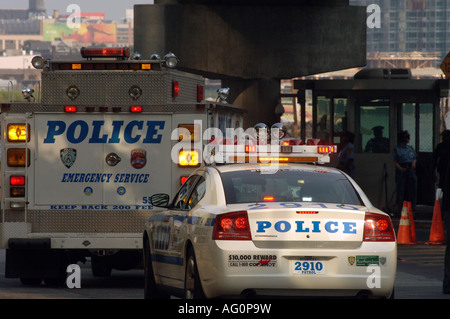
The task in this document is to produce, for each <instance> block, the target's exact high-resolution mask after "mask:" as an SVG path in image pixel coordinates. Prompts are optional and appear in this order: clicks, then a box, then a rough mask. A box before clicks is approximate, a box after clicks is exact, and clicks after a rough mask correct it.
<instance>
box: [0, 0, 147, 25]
mask: <svg viewBox="0 0 450 319" xmlns="http://www.w3.org/2000/svg"><path fill="white" fill-rule="evenodd" d="M44 1H45V7H46V9H47V14H48V15H52V14H53V10H59V14H60V15H64V14H69V13H71V12H67V7H68V6H69V5H70V4H77V5H79V6H80V8H81V11H82V12H105V14H106V19H107V20H116V21H118V20H119V19H120V18H124V17H125V9H133V5H135V4H153V0H114V1H112V0H44ZM0 9H28V0H14V1H6V0H0Z"/></svg>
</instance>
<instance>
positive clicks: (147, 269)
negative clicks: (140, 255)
mask: <svg viewBox="0 0 450 319" xmlns="http://www.w3.org/2000/svg"><path fill="white" fill-rule="evenodd" d="M169 298H170V295H168V294H166V293H165V292H162V291H160V289H158V286H157V285H156V281H155V273H154V272H153V266H152V257H151V255H150V247H149V243H148V240H146V241H145V243H144V299H169Z"/></svg>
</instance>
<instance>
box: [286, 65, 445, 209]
mask: <svg viewBox="0 0 450 319" xmlns="http://www.w3.org/2000/svg"><path fill="white" fill-rule="evenodd" d="M448 88H449V80H448V79H412V77H411V72H410V70H409V69H362V70H361V71H359V72H358V73H356V74H355V75H354V77H353V79H349V80H344V79H342V80H331V79H326V80H325V79H317V80H308V79H306V80H295V81H294V89H296V90H297V99H298V104H299V110H298V112H297V114H299V117H298V125H299V130H298V132H299V135H300V136H299V137H301V138H302V139H303V140H305V139H306V138H307V137H309V136H316V137H320V138H321V139H322V140H324V141H327V142H329V143H335V144H338V152H339V150H340V149H342V137H343V133H344V132H345V131H346V130H348V131H350V132H352V133H354V134H355V139H354V145H355V166H356V170H355V180H356V181H357V182H358V184H359V185H360V186H361V187H362V189H363V190H364V191H365V193H366V194H367V196H368V197H369V198H370V200H371V201H372V203H373V204H374V205H375V206H377V207H378V208H380V209H383V210H385V211H386V212H394V211H395V202H396V189H395V188H396V187H395V168H394V163H393V159H392V151H393V149H394V147H395V146H396V144H397V133H398V132H399V131H400V130H408V132H409V133H410V135H411V140H410V145H412V146H413V147H414V149H415V150H416V152H417V153H418V161H417V169H416V171H417V177H418V189H417V194H418V198H417V204H418V205H434V200H435V181H434V178H433V177H434V176H435V174H434V172H433V169H432V152H433V150H434V148H435V147H436V145H437V144H438V143H439V142H440V132H441V130H442V127H443V125H442V123H441V118H442V112H443V109H444V108H447V106H448V98H447V96H448ZM282 96H283V95H282ZM284 96H286V95H284ZM375 134H376V135H377V136H378V139H377V141H381V143H378V144H377V147H373V146H374V143H373V141H374V140H372V139H373V138H374V137H375ZM380 135H381V137H380ZM330 165H333V166H334V167H336V166H337V155H336V156H335V157H334V158H333V160H332V162H331V163H330Z"/></svg>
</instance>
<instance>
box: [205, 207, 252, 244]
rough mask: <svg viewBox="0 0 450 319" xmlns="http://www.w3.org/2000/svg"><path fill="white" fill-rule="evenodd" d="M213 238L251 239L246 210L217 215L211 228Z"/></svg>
mask: <svg viewBox="0 0 450 319" xmlns="http://www.w3.org/2000/svg"><path fill="white" fill-rule="evenodd" d="M213 239H214V240H251V239H252V235H251V234H250V226H249V223H248V216H247V211H238V212H231V213H224V214H220V215H217V217H216V221H215V223H214V230H213Z"/></svg>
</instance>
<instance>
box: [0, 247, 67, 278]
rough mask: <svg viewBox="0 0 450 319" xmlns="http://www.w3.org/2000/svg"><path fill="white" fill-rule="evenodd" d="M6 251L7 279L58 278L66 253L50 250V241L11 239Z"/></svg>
mask: <svg viewBox="0 0 450 319" xmlns="http://www.w3.org/2000/svg"><path fill="white" fill-rule="evenodd" d="M8 245H9V249H6V263H5V278H54V277H58V276H59V273H60V269H61V265H62V263H63V260H64V252H63V251H59V250H54V249H50V239H48V238H45V239H26V238H17V239H16V238H11V239H9V241H8Z"/></svg>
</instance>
